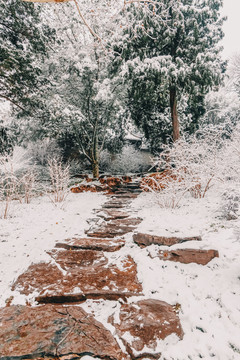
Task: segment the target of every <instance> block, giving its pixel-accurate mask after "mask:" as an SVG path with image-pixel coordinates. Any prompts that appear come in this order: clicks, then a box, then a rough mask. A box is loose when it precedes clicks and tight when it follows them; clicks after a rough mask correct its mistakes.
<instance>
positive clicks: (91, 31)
mask: <svg viewBox="0 0 240 360" xmlns="http://www.w3.org/2000/svg"><path fill="white" fill-rule="evenodd" d="M73 1H74V3H75V5H76V7H77V11H78V14H79V16H80V18H81V19H82V21H83V23H84V25H85V26H86V27H87V28H88V30H89V31H90V33H91V34H92V36H93V37H94V38H96V39H97V40H98V41H99V42H100V43H102V39H101V38H100V37H99V36H98V35H97V34H96V33H95V31H94V30H93V29H92V28H91V26H90V25H89V24H88V23H87V21H86V19H85V17H84V16H83V15H82V12H81V10H80V7H79V5H78V2H77V0H73Z"/></svg>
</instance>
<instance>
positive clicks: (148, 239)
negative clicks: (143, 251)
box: [133, 233, 202, 247]
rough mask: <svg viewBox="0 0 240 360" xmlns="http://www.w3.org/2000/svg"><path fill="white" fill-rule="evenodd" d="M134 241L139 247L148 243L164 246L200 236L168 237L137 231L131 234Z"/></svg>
mask: <svg viewBox="0 0 240 360" xmlns="http://www.w3.org/2000/svg"><path fill="white" fill-rule="evenodd" d="M133 240H134V242H135V243H136V244H137V245H139V246H140V247H145V246H149V245H152V244H154V245H164V246H172V245H175V244H181V243H184V242H186V241H201V240H202V238H201V237H200V236H191V237H184V238H180V237H175V236H172V237H168V236H156V235H150V234H142V233H137V234H134V235H133Z"/></svg>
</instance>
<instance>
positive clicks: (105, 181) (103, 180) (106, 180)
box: [99, 176, 122, 187]
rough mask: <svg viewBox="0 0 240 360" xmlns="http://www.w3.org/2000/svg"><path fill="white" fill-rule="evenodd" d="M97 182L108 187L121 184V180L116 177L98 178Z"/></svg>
mask: <svg viewBox="0 0 240 360" xmlns="http://www.w3.org/2000/svg"><path fill="white" fill-rule="evenodd" d="M99 181H100V182H101V184H107V185H108V186H109V187H115V186H118V185H120V184H121V182H122V181H121V179H120V178H118V177H113V176H112V177H103V178H100V179H99Z"/></svg>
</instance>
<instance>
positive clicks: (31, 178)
mask: <svg viewBox="0 0 240 360" xmlns="http://www.w3.org/2000/svg"><path fill="white" fill-rule="evenodd" d="M19 183H20V193H21V195H22V196H23V198H24V202H25V203H26V204H29V203H30V201H31V198H32V197H33V195H34V194H36V193H37V186H36V171H35V170H34V169H29V170H28V171H27V172H26V173H25V174H23V175H22V176H21V178H20V181H19Z"/></svg>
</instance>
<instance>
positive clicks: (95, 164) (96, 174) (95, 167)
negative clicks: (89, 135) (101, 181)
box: [92, 124, 99, 179]
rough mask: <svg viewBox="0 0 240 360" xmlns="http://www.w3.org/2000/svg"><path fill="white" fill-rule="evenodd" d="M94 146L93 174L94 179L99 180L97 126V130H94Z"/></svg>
mask: <svg viewBox="0 0 240 360" xmlns="http://www.w3.org/2000/svg"><path fill="white" fill-rule="evenodd" d="M96 125H97V124H96ZM92 146H93V147H92V173H93V178H94V179H98V178H99V153H98V135H97V126H96V127H95V130H94V135H93V145H92Z"/></svg>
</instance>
